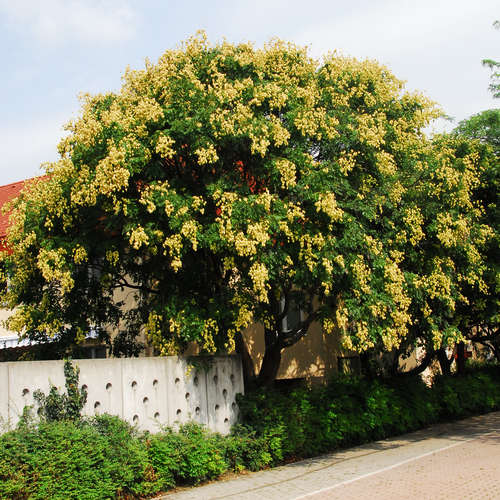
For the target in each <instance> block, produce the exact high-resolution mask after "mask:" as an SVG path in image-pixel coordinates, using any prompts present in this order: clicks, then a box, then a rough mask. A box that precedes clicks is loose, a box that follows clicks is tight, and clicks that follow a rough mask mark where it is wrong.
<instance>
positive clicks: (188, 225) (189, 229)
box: [181, 220, 198, 252]
mask: <svg viewBox="0 0 500 500" xmlns="http://www.w3.org/2000/svg"><path fill="white" fill-rule="evenodd" d="M197 233H198V224H197V222H195V221H194V220H188V221H186V222H184V223H183V224H182V228H181V234H182V236H184V237H185V238H187V239H188V240H189V241H190V242H191V245H192V246H193V250H194V251H195V252H196V250H197V249H198V239H197V237H196V235H197Z"/></svg>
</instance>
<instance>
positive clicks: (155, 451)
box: [149, 423, 227, 487]
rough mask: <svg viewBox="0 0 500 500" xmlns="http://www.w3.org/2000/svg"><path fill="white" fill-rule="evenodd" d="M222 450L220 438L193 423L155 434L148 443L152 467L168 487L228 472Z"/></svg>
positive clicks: (194, 482)
mask: <svg viewBox="0 0 500 500" xmlns="http://www.w3.org/2000/svg"><path fill="white" fill-rule="evenodd" d="M223 450H224V447H223V446H222V443H221V438H220V436H217V435H215V434H212V433H209V432H207V431H206V430H204V429H203V427H201V426H199V425H196V424H194V423H190V424H185V425H183V426H181V428H180V429H179V432H173V431H171V430H167V431H166V432H162V433H159V434H156V435H154V436H152V437H151V438H150V443H149V454H150V457H151V463H152V465H153V467H154V469H155V470H156V471H157V474H158V476H159V480H160V481H161V482H162V485H164V486H167V487H168V486H173V485H175V484H179V483H180V484H196V483H199V482H200V481H205V480H207V479H214V478H215V477H218V476H220V475H221V474H222V473H223V472H225V471H226V470H227V463H226V461H225V458H224V453H223Z"/></svg>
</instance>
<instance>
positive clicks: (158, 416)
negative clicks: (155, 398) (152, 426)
mask: <svg viewBox="0 0 500 500" xmlns="http://www.w3.org/2000/svg"><path fill="white" fill-rule="evenodd" d="M159 418H160V414H159V413H158V412H156V413H155V414H154V419H155V420H158V419H159Z"/></svg>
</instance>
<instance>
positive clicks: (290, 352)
mask: <svg viewBox="0 0 500 500" xmlns="http://www.w3.org/2000/svg"><path fill="white" fill-rule="evenodd" d="M244 338H245V342H246V344H247V346H248V350H249V352H250V356H251V357H252V360H253V362H254V367H255V371H256V372H258V370H259V369H260V365H261V364H262V357H263V356H264V328H263V326H262V325H261V324H254V325H252V326H251V327H249V328H248V329H247V330H245V332H244ZM339 354H340V352H339V342H338V338H337V337H336V336H335V335H333V334H331V335H330V334H326V333H324V332H323V331H322V329H321V325H320V324H319V323H313V324H312V325H311V327H310V328H309V331H308V333H307V335H305V336H304V337H302V338H301V339H300V340H299V341H298V342H297V343H296V344H294V345H293V346H291V347H287V348H286V349H284V350H283V353H282V357H281V365H280V369H279V371H278V378H279V379H288V378H311V377H325V376H326V377H327V376H328V375H329V374H331V373H334V372H336V371H337V355H339Z"/></svg>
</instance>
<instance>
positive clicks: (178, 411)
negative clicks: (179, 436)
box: [177, 408, 182, 416]
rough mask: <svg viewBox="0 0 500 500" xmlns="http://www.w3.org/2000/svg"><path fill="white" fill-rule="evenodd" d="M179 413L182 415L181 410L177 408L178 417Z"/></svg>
mask: <svg viewBox="0 0 500 500" xmlns="http://www.w3.org/2000/svg"><path fill="white" fill-rule="evenodd" d="M181 413H182V410H181V409H180V408H179V409H178V410H177V416H179V415H180V414H181Z"/></svg>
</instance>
